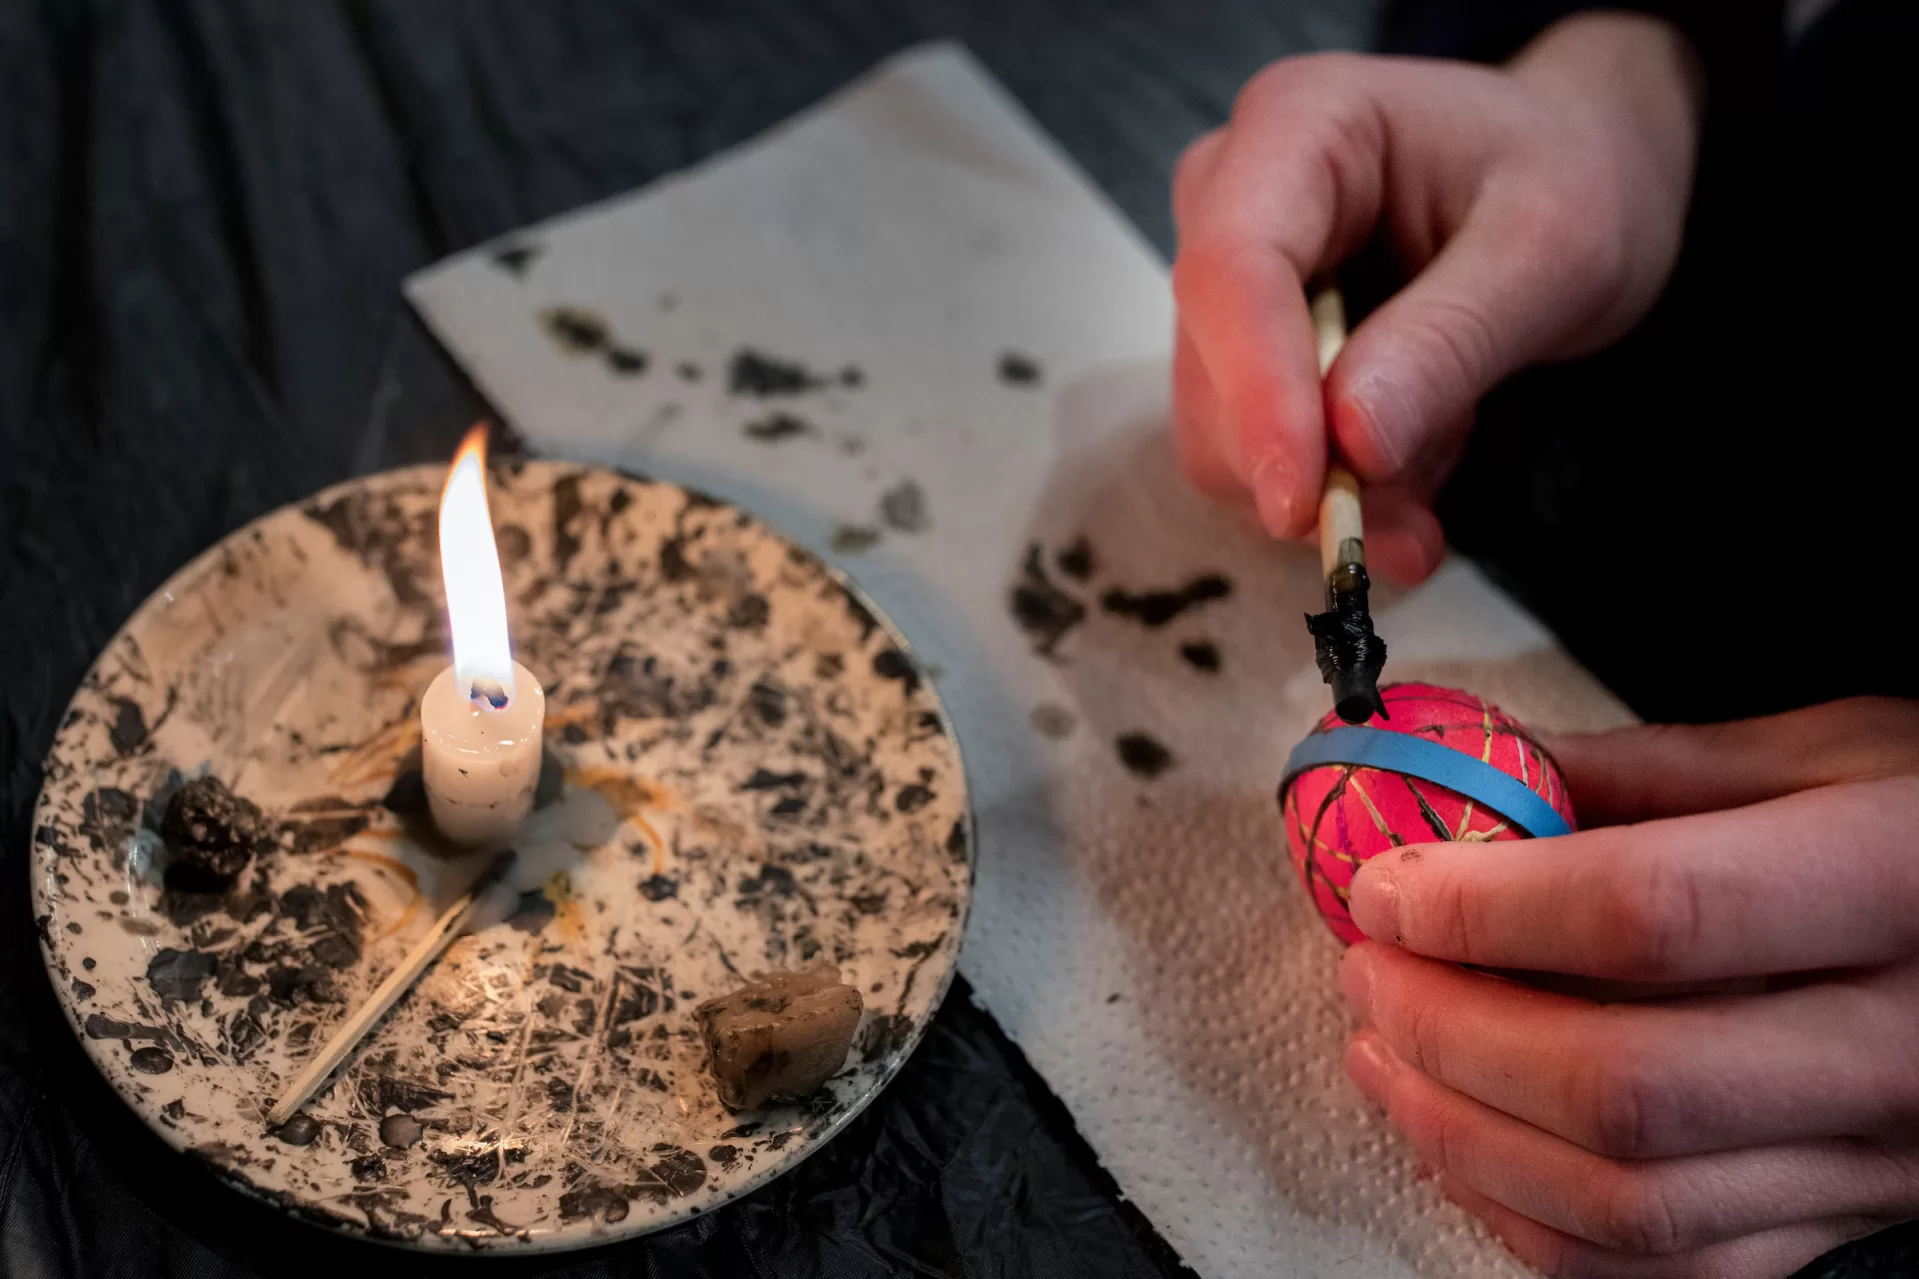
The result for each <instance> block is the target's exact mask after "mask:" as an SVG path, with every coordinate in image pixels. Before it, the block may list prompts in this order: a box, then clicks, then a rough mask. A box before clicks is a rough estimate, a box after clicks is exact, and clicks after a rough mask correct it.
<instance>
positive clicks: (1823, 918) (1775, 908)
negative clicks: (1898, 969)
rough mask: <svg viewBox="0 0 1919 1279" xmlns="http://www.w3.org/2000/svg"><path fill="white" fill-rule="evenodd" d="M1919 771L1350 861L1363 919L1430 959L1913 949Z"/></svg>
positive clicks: (1738, 966)
mask: <svg viewBox="0 0 1919 1279" xmlns="http://www.w3.org/2000/svg"><path fill="white" fill-rule="evenodd" d="M1913 814H1919V779H1916V778H1910V777H1901V778H1893V779H1888V780H1884V781H1875V782H1860V783H1850V784H1846V785H1839V786H1828V787H1823V788H1821V789H1819V790H1813V791H1805V792H1801V793H1799V794H1796V795H1790V796H1787V797H1785V798H1783V799H1776V800H1770V801H1768V802H1766V803H1762V804H1754V805H1752V806H1750V807H1747V808H1740V809H1733V810H1731V811H1728V812H1721V813H1709V814H1701V815H1697V816H1691V817H1678V818H1672V819H1669V820H1665V821H1655V822H1646V823H1643V824H1641V825H1638V826H1619V827H1605V828H1602V829H1598V830H1587V831H1581V832H1579V833H1577V834H1573V835H1562V836H1559V837H1557V838H1553V839H1535V840H1509V841H1503V842H1495V843H1485V844H1463V843H1462V844H1417V845H1411V846H1409V847H1407V848H1403V849H1398V850H1395V851H1393V852H1389V853H1386V854H1383V855H1381V856H1379V857H1376V858H1374V859H1373V860H1372V861H1369V862H1367V863H1366V864H1365V865H1364V866H1362V867H1361V868H1360V869H1359V872H1358V873H1357V874H1356V875H1355V876H1354V878H1353V883H1352V896H1351V908H1352V915H1353V922H1354V923H1356V924H1358V925H1359V927H1360V929H1361V930H1362V931H1364V932H1365V933H1366V934H1367V935H1368V936H1369V937H1372V938H1374V939H1375V940H1378V941H1385V942H1391V943H1394V944H1397V945H1399V946H1402V947H1404V948H1406V949H1408V950H1412V951H1416V952H1418V953H1419V954H1422V955H1430V956H1432V957H1433V958H1435V959H1451V960H1456V961H1458V962H1461V963H1470V964H1481V965H1486V966H1489V967H1497V968H1518V969H1533V970H1542V971H1549V972H1558V973H1575V974H1580V975H1583V976H1588V977H1605V978H1615V979H1619V980H1625V981H1650V982H1679V981H1709V980H1716V979H1719V978H1725V977H1744V976H1754V975H1758V974H1770V973H1789V972H1805V971H1810V970H1813V969H1820V968H1835V967H1844V966H1850V965H1859V964H1875V963H1883V962H1886V961H1888V960H1891V959H1896V958H1899V957H1901V956H1903V955H1908V954H1911V953H1912V952H1913V950H1914V949H1915V948H1919V911H1914V910H1912V909H1911V908H1910V903H1911V902H1913V901H1914V900H1915V899H1916V898H1919V857H1915V856H1914V855H1913V853H1912V851H1911V829H1910V820H1909V819H1910V816H1911V815H1913Z"/></svg>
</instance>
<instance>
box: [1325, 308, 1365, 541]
mask: <svg viewBox="0 0 1919 1279" xmlns="http://www.w3.org/2000/svg"><path fill="white" fill-rule="evenodd" d="M1312 311H1313V337H1314V338H1315V339H1317V341H1318V343H1319V375H1320V376H1321V377H1322V378H1323V377H1325V376H1326V370H1327V369H1329V368H1331V367H1332V366H1333V360H1334V359H1335V358H1337V357H1338V355H1339V348H1340V347H1342V346H1344V345H1346V300H1345V299H1344V298H1342V297H1340V295H1339V290H1338V288H1336V287H1331V286H1329V287H1327V288H1324V289H1321V290H1320V291H1319V292H1318V293H1316V294H1314V295H1313V303H1312ZM1365 536H1366V529H1365V526H1364V525H1363V524H1362V523H1361V522H1360V518H1359V477H1358V476H1356V475H1354V474H1353V473H1352V472H1351V471H1349V470H1347V469H1346V467H1345V466H1344V465H1343V464H1341V463H1339V462H1333V463H1331V464H1329V465H1328V466H1327V467H1326V489H1325V491H1324V492H1323V493H1322V494H1321V495H1320V499H1319V566H1320V569H1321V570H1322V571H1323V572H1324V573H1325V574H1326V575H1327V576H1328V577H1330V576H1332V572H1333V570H1334V569H1335V568H1337V567H1338V566H1339V565H1341V564H1352V563H1358V564H1364V563H1365V562H1366V543H1365ZM1351 548H1357V549H1356V550H1355V549H1351Z"/></svg>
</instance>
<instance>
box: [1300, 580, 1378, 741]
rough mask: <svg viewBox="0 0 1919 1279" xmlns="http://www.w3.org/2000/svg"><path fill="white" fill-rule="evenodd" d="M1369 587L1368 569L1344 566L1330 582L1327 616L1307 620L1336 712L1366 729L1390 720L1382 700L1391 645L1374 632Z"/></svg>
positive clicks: (1349, 721)
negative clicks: (1370, 724)
mask: <svg viewBox="0 0 1919 1279" xmlns="http://www.w3.org/2000/svg"><path fill="white" fill-rule="evenodd" d="M1370 587H1371V582H1370V581H1369V580H1368V579H1367V577H1366V566H1365V565H1363V564H1360V563H1357V562H1351V563H1346V564H1341V565H1339V566H1338V567H1337V568H1335V569H1334V570H1333V572H1332V574H1331V576H1329V577H1328V578H1327V579H1326V611H1325V612H1324V613H1308V614H1307V615H1306V629H1307V630H1308V631H1310V632H1311V633H1312V636H1313V656H1314V659H1315V660H1316V661H1317V662H1318V663H1319V673H1320V676H1321V677H1322V678H1323V679H1324V680H1325V681H1326V682H1327V683H1328V684H1330V685H1332V689H1333V709H1334V710H1335V711H1336V712H1338V714H1339V717H1340V718H1341V719H1343V720H1345V721H1346V722H1347V723H1348V724H1364V723H1365V722H1366V721H1367V720H1369V719H1371V718H1372V717H1373V716H1374V715H1375V714H1377V715H1378V716H1379V717H1380V718H1381V719H1389V718H1391V717H1390V716H1389V715H1388V714H1387V713H1386V703H1385V702H1384V701H1382V700H1380V696H1379V673H1380V671H1381V670H1383V669H1384V668H1385V665H1386V641H1385V640H1382V639H1381V638H1379V636H1378V635H1377V634H1376V633H1375V632H1374V631H1373V617H1372V613H1371V612H1370V611H1369V610H1368V607H1367V599H1366V596H1367V592H1368V590H1369V589H1370Z"/></svg>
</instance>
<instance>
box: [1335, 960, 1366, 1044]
mask: <svg viewBox="0 0 1919 1279" xmlns="http://www.w3.org/2000/svg"><path fill="white" fill-rule="evenodd" d="M1339 991H1340V993H1341V994H1342V995H1344V996H1346V1006H1347V1007H1348V1008H1350V1009H1352V1010H1353V1016H1355V1017H1357V1018H1359V1023H1360V1025H1362V1026H1364V1025H1368V1024H1370V1023H1371V1022H1372V1020H1373V957H1372V956H1371V955H1369V954H1367V953H1366V948H1365V947H1364V946H1348V947H1347V948H1346V954H1345V955H1344V956H1343V957H1341V959H1340V961H1339Z"/></svg>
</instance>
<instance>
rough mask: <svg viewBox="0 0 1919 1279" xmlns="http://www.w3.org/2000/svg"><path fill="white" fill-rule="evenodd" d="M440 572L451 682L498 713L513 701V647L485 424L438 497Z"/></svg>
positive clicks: (456, 458) (465, 445) (456, 459)
mask: <svg viewBox="0 0 1919 1279" xmlns="http://www.w3.org/2000/svg"><path fill="white" fill-rule="evenodd" d="M440 574H441V576H442V577H443V578H444V579H445V580H446V611H447V617H448V620H449V621H450V623H451V625H452V630H453V677H454V679H455V680H456V681H457V682H458V684H459V687H460V690H461V691H462V692H464V693H465V694H466V695H467V696H468V697H477V698H480V699H482V700H484V701H486V702H488V703H489V704H491V705H492V706H493V707H494V708H495V709H498V708H499V707H501V706H504V705H506V703H507V702H509V701H511V700H512V698H513V649H512V647H511V645H510V644H509V642H508V640H507V634H506V583H505V582H504V581H503V580H502V579H501V577H500V551H499V548H498V547H497V546H496V545H495V544H494V542H493V517H492V515H491V514H490V513H489V512H488V510H487V505H486V424H485V423H484V422H482V423H480V424H479V425H477V426H475V427H474V428H473V429H472V430H470V431H468V432H467V433H466V439H464V440H462V441H461V442H460V451H459V452H458V453H455V454H454V455H453V469H452V470H450V471H449V472H447V477H446V488H445V490H444V491H443V492H442V493H441V494H440ZM476 682H477V683H478V685H479V687H478V689H476V688H475V684H476ZM502 694H503V695H502Z"/></svg>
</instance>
